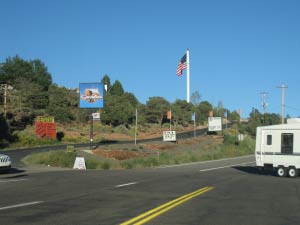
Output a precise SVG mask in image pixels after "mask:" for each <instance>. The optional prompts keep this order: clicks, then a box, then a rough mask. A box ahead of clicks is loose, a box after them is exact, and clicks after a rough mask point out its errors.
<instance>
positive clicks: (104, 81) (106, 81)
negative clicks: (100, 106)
mask: <svg viewBox="0 0 300 225" xmlns="http://www.w3.org/2000/svg"><path fill="white" fill-rule="evenodd" d="M101 83H102V84H103V85H107V93H108V94H109V92H110V86H111V85H110V78H109V76H108V75H107V74H105V75H104V76H103V78H102V80H101Z"/></svg>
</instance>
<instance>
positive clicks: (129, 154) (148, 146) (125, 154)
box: [93, 135, 223, 160]
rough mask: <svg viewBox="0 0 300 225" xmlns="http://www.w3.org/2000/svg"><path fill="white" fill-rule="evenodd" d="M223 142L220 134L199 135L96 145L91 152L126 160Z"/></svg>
mask: <svg viewBox="0 0 300 225" xmlns="http://www.w3.org/2000/svg"><path fill="white" fill-rule="evenodd" d="M222 142H223V136H222V135H216V136H199V137H197V138H191V139H187V140H180V141H179V142H177V143H170V142H163V141H161V142H158V141H156V142H153V143H142V144H139V145H137V146H136V145H134V144H128V145H121V144H120V145H118V144H115V145H111V146H108V147H105V148H104V147H101V148H100V147H98V148H96V149H94V150H93V154H94V155H97V156H101V157H104V158H108V159H114V160H126V159H132V158H137V157H145V156H149V155H156V154H157V152H164V151H176V149H182V148H189V147H192V146H199V145H200V144H201V143H202V144H211V143H213V144H221V143H222Z"/></svg>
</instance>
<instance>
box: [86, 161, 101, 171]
mask: <svg viewBox="0 0 300 225" xmlns="http://www.w3.org/2000/svg"><path fill="white" fill-rule="evenodd" d="M85 166H86V168H87V169H97V166H98V162H97V161H96V160H93V159H87V160H85Z"/></svg>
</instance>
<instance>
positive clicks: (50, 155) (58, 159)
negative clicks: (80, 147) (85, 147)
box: [23, 150, 76, 168]
mask: <svg viewBox="0 0 300 225" xmlns="http://www.w3.org/2000/svg"><path fill="white" fill-rule="evenodd" d="M75 158H76V152H65V151H63V150H59V151H50V152H42V153H34V154H31V155H29V156H26V157H25V158H24V160H23V161H24V162H25V163H26V164H44V165H50V166H59V167H68V168H72V167H73V165H74V162H75Z"/></svg>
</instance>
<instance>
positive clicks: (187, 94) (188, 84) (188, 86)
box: [186, 49, 190, 103]
mask: <svg viewBox="0 0 300 225" xmlns="http://www.w3.org/2000/svg"><path fill="white" fill-rule="evenodd" d="M186 101H187V102H188V103H189V102H190V50H189V49H188V50H187V51H186Z"/></svg>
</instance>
